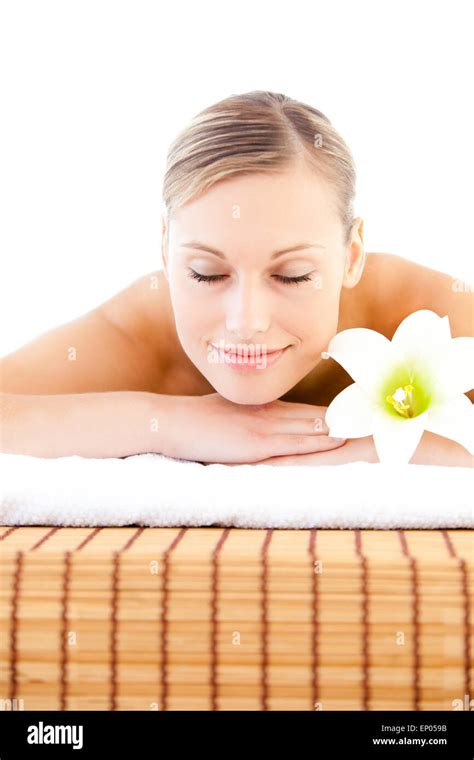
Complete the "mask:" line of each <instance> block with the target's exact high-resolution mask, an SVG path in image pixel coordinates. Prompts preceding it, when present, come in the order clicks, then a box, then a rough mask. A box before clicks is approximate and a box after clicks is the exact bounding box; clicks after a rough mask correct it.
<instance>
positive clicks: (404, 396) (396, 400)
mask: <svg viewBox="0 0 474 760" xmlns="http://www.w3.org/2000/svg"><path fill="white" fill-rule="evenodd" d="M413 391H414V386H413V385H410V384H408V385H404V386H403V388H402V387H400V388H397V390H396V391H395V393H394V394H393V396H385V400H386V401H388V403H389V404H391V405H392V406H393V408H394V409H395V411H396V412H397V414H399V415H400V416H401V417H407V418H408V417H413V416H414V411H415V410H414V402H413Z"/></svg>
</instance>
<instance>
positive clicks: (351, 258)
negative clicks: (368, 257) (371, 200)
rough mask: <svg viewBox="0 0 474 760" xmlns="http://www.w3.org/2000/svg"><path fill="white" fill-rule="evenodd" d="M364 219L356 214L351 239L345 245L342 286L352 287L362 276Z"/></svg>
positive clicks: (363, 263)
mask: <svg viewBox="0 0 474 760" xmlns="http://www.w3.org/2000/svg"><path fill="white" fill-rule="evenodd" d="M363 235H364V220H363V219H362V218H361V217H360V216H358V217H357V218H356V219H355V220H354V224H353V225H352V231H351V239H350V241H349V243H348V246H347V251H346V261H345V267H344V277H343V280H342V286H343V287H344V288H354V287H355V286H356V285H357V283H358V282H359V280H360V278H361V277H362V272H363V271H364V266H365V250H364V237H363Z"/></svg>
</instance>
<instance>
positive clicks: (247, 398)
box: [214, 384, 281, 406]
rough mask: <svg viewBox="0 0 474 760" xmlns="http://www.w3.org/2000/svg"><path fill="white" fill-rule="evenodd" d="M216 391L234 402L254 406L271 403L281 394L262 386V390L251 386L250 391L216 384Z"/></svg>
mask: <svg viewBox="0 0 474 760" xmlns="http://www.w3.org/2000/svg"><path fill="white" fill-rule="evenodd" d="M214 387H215V389H216V392H217V393H219V395H221V396H222V397H223V398H226V399H227V400H228V401H232V403H234V404H243V405H248V406H254V405H255V404H269V403H270V402H271V401H276V400H277V399H278V398H279V395H281V394H279V395H278V394H275V393H271V392H270V391H269V390H268V389H266V390H265V388H261V389H260V390H258V389H255V388H249V389H248V391H245V390H242V389H241V388H240V389H239V388H219V387H218V386H217V385H215V384H214Z"/></svg>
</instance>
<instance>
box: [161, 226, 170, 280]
mask: <svg viewBox="0 0 474 760" xmlns="http://www.w3.org/2000/svg"><path fill="white" fill-rule="evenodd" d="M161 258H162V259H163V271H164V274H165V277H166V279H167V280H168V282H169V274H168V228H167V224H166V219H165V216H164V214H162V215H161Z"/></svg>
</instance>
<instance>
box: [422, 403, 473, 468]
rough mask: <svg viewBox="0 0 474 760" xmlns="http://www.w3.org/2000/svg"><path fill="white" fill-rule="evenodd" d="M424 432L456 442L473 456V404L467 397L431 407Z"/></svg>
mask: <svg viewBox="0 0 474 760" xmlns="http://www.w3.org/2000/svg"><path fill="white" fill-rule="evenodd" d="M425 430H429V431H430V432H431V433H436V434H437V435H441V436H443V437H444V438H450V439H451V440H452V441H457V443H460V444H461V446H464V448H465V449H467V450H468V452H469V453H470V454H472V455H473V456H474V404H472V403H471V401H470V400H469V399H468V397H467V396H458V397H457V398H455V399H452V400H451V401H449V402H447V403H445V404H440V405H437V406H434V407H432V408H431V409H430V410H429V413H428V417H427V420H426V423H425Z"/></svg>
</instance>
